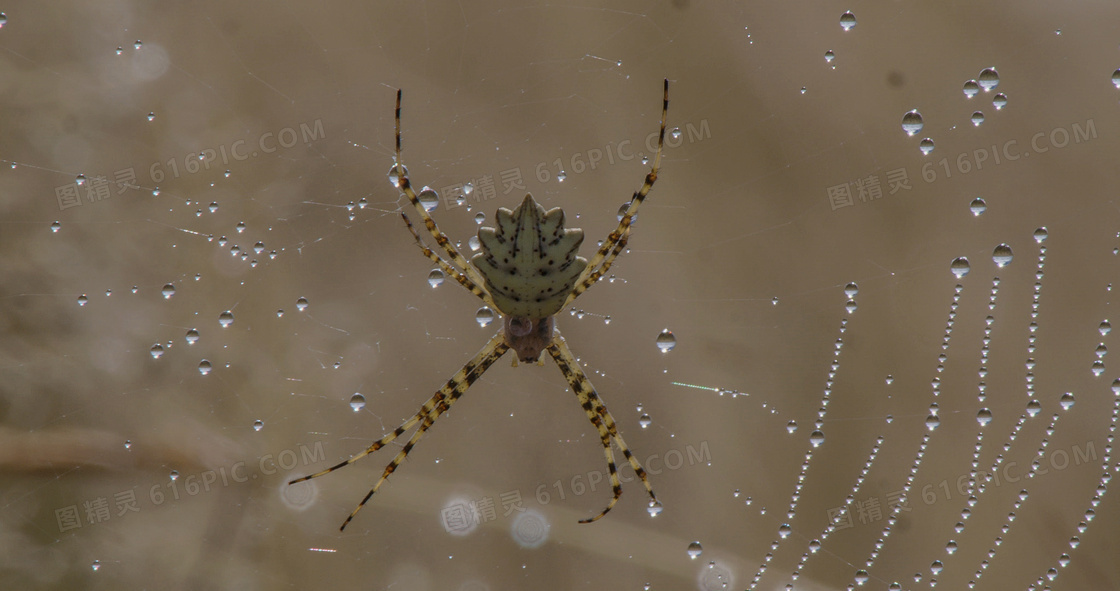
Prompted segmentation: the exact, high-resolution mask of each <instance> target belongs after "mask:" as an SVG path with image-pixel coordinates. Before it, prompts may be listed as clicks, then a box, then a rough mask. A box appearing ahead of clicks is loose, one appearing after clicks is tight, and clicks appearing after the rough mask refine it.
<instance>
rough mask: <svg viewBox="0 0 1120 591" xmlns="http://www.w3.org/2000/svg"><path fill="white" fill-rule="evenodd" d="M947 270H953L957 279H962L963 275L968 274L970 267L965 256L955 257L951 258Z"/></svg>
mask: <svg viewBox="0 0 1120 591" xmlns="http://www.w3.org/2000/svg"><path fill="white" fill-rule="evenodd" d="M949 270H950V271H952V272H953V275H956V276H957V279H963V278H964V276H965V275H968V272H969V271H971V270H972V267H971V266H970V265H969V264H968V259H967V258H966V257H957V258H955V259H953V262H952V264H950V265H949Z"/></svg>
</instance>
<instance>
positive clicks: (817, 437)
mask: <svg viewBox="0 0 1120 591" xmlns="http://www.w3.org/2000/svg"><path fill="white" fill-rule="evenodd" d="M809 443H811V444H812V445H813V447H820V446H821V444H823V443H824V433H823V432H821V431H813V432H812V433H810V434H809Z"/></svg>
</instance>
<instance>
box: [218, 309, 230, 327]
mask: <svg viewBox="0 0 1120 591" xmlns="http://www.w3.org/2000/svg"><path fill="white" fill-rule="evenodd" d="M218 324H220V325H222V328H229V326H230V325H231V324H233V312H230V311H229V310H226V311H225V312H222V313H221V314H219V315H218Z"/></svg>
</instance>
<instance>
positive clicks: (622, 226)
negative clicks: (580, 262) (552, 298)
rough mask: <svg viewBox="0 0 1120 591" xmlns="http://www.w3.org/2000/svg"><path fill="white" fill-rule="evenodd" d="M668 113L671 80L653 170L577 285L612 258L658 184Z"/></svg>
mask: <svg viewBox="0 0 1120 591" xmlns="http://www.w3.org/2000/svg"><path fill="white" fill-rule="evenodd" d="M668 113H669V79H668V78H666V79H665V96H664V98H663V99H662V101H661V131H660V133H659V134H658V136H657V155H656V156H654V158H653V168H651V169H650V171H649V173H648V174H646V180H645V182H644V183H642V188H641V189H638V190H637V191H636V192H635V193H634V197H633V198H632V199H631V200H630V206H629V207H627V208H626V212H625V213H624V214H623V215H622V219H621V220H619V222H618V227H617V228H615V230H614V231H613V232H611V233H610V234H609V235H607V239H606V240H604V241H603V245H602V246H600V247H599V250H598V251H597V252H596V253H595V256H593V257H591V260H589V261H587V268H586V269H584V271H583V273H582V274H581V275H580V276H579V278H578V279H576V285H583V284H584V283H585V282H586V281H587V279H588V278H589V277H590V276H591V274H592V273H594V272H595V269H596V268H598V267H599V266H600V265H601V264H602V263H603V262H604V259H606V258H607V257H609V256H612V252H613V251H614V250H615V248H616V246H617V245H618V243H619V241H620V240H622V239H623V235H624V234H626V233H627V232H628V231H629V229H630V225H631V224H632V223H633V221H634V216H636V215H638V208H639V207H641V205H642V201H644V200H645V198H646V195H647V194H649V190H650V189H652V188H653V183H655V182H657V172H658V170H660V169H661V149H662V147H664V145H665V117H666V115H668ZM619 252H621V251H619ZM617 256H618V255H617V254H614V255H613V257H617ZM613 257H612V260H613ZM600 276H601V273H600ZM594 283H595V281H591V283H590V284H588V286H587V287H591V285H593V284H594ZM587 287H585V288H584V289H583V291H587ZM583 291H580V292H579V293H576V292H574V291H573V292H572V294H571V295H569V296H568V299H567V300H566V301H565V302H564V305H565V306H566V305H568V304H570V303H572V300H574V299H576V297H577V296H578V295H579V294H580V293H583Z"/></svg>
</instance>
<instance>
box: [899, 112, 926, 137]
mask: <svg viewBox="0 0 1120 591" xmlns="http://www.w3.org/2000/svg"><path fill="white" fill-rule="evenodd" d="M922 127H924V124H923V123H922V114H921V113H919V112H918V110H917V109H912V110H910V111H907V112H906V114H905V115H903V116H902V131H905V132H906V135H909V136H913V135H917V133H918V132H920V131H921V130H922Z"/></svg>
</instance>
